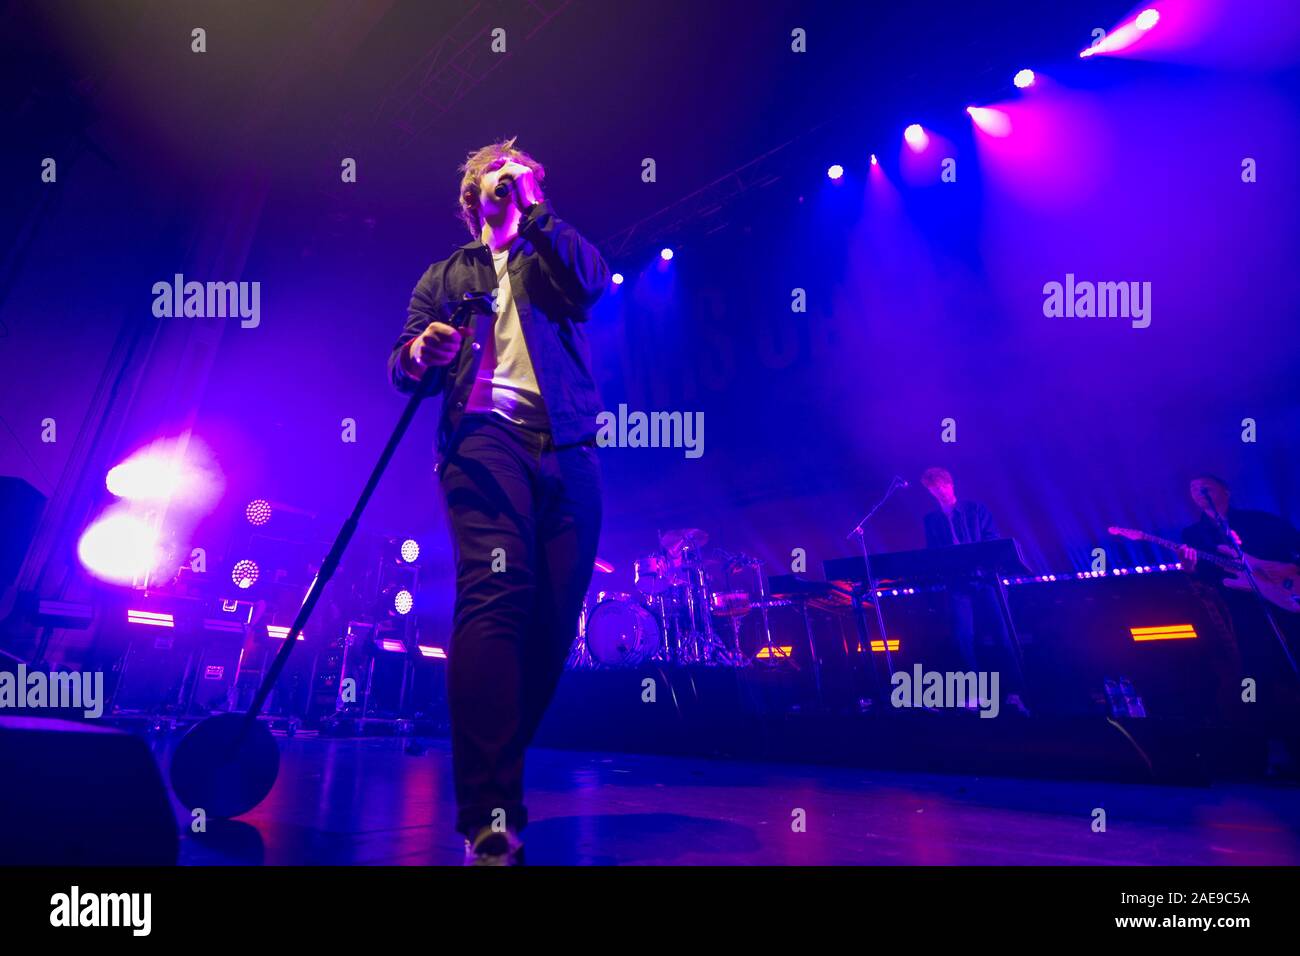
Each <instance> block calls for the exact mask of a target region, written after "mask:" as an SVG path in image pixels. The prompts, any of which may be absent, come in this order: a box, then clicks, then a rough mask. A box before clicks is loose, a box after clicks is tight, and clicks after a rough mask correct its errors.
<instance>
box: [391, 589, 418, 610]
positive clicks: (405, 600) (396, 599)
mask: <svg viewBox="0 0 1300 956" xmlns="http://www.w3.org/2000/svg"><path fill="white" fill-rule="evenodd" d="M414 606H415V598H414V597H412V596H411V592H410V591H407V590H406V589H405V588H403V589H402V590H401V591H398V592H397V594H396V595H394V596H393V610H394V611H396V612H397V613H398V614H410V613H411V608H412V607H414Z"/></svg>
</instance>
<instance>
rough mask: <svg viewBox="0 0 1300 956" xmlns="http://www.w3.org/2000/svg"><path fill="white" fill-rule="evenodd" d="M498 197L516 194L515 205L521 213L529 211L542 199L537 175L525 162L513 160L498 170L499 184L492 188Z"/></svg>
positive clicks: (503, 197)
mask: <svg viewBox="0 0 1300 956" xmlns="http://www.w3.org/2000/svg"><path fill="white" fill-rule="evenodd" d="M492 192H493V194H495V195H496V197H497V198H498V199H505V198H506V197H507V196H509V195H513V196H514V200H515V205H516V206H518V207H519V211H520V212H521V213H523V212H527V211H528V208H529V207H530V206H532V205H533V203H536V202H539V201H540V200H541V198H542V197H541V191H540V190H539V189H538V188H537V177H536V176H535V175H534V174H533V171H532V170H531V169H529V168H528V167H527V166H525V165H524V164H523V163H516V162H514V161H513V160H512V161H510V162H507V163H506V164H505V165H504V166H502V167H501V168H500V169H499V170H497V184H496V186H495V187H494V188H493V190H492Z"/></svg>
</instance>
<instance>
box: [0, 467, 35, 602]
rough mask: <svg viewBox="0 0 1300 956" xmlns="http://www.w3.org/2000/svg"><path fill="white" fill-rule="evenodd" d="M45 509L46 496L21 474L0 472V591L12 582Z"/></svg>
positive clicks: (25, 555)
mask: <svg viewBox="0 0 1300 956" xmlns="http://www.w3.org/2000/svg"><path fill="white" fill-rule="evenodd" d="M44 510H45V496H44V495H43V494H41V493H40V492H39V491H37V490H36V489H35V488H33V487H32V486H31V485H30V484H28V483H27V482H26V481H23V479H21V478H13V477H10V476H9V475H0V528H3V529H4V534H3V535H0V591H3V590H4V589H5V588H7V587H8V586H9V585H11V584H13V582H14V579H15V578H17V577H18V569H19V568H21V567H22V566H23V559H24V558H25V557H27V549H28V548H29V547H31V544H32V538H33V537H34V536H35V534H36V527H37V525H38V524H39V523H40V520H41V512H42V511H44Z"/></svg>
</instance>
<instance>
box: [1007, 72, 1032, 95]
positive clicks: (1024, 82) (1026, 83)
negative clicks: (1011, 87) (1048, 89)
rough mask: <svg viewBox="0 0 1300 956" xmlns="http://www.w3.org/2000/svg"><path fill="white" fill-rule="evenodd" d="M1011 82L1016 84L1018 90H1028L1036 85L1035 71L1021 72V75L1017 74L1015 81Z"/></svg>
mask: <svg viewBox="0 0 1300 956" xmlns="http://www.w3.org/2000/svg"><path fill="white" fill-rule="evenodd" d="M1011 82H1013V83H1015V84H1016V88H1017V89H1020V90H1024V89H1028V88H1029V87H1031V86H1033V85H1034V71H1033V70H1021V71H1020V72H1019V73H1017V74H1016V76H1015V79H1013V80H1012V81H1011Z"/></svg>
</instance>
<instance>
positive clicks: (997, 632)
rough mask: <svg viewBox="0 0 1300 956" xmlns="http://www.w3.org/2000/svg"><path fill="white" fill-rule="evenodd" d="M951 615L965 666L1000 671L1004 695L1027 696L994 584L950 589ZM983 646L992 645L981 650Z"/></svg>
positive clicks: (1000, 688) (999, 682) (949, 609)
mask: <svg viewBox="0 0 1300 956" xmlns="http://www.w3.org/2000/svg"><path fill="white" fill-rule="evenodd" d="M948 613H949V620H950V622H951V625H952V634H953V639H954V640H955V641H956V644H957V652H958V654H959V655H960V657H961V662H962V664H963V666H965V668H966V669H967V670H972V671H973V670H977V669H978V668H979V666H980V663H981V661H982V662H983V664H984V666H985V669H987V670H996V671H997V672H998V689H999V691H1000V692H1001V693H1002V695H1003V696H1005V695H1007V694H1024V692H1025V688H1024V686H1023V681H1022V679H1021V674H1020V663H1019V661H1018V660H1017V657H1016V652H1015V649H1014V648H1013V647H1012V645H1011V635H1010V634H1009V633H1007V622H1006V620H1005V619H1003V617H1002V605H1001V604H1000V603H999V601H998V595H997V591H996V590H994V585H991V584H977V583H970V584H966V585H961V586H956V587H952V588H950V589H949V591H948ZM984 643H988V644H989V645H991V646H990V647H988V648H983V647H981V645H982V644H984Z"/></svg>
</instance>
